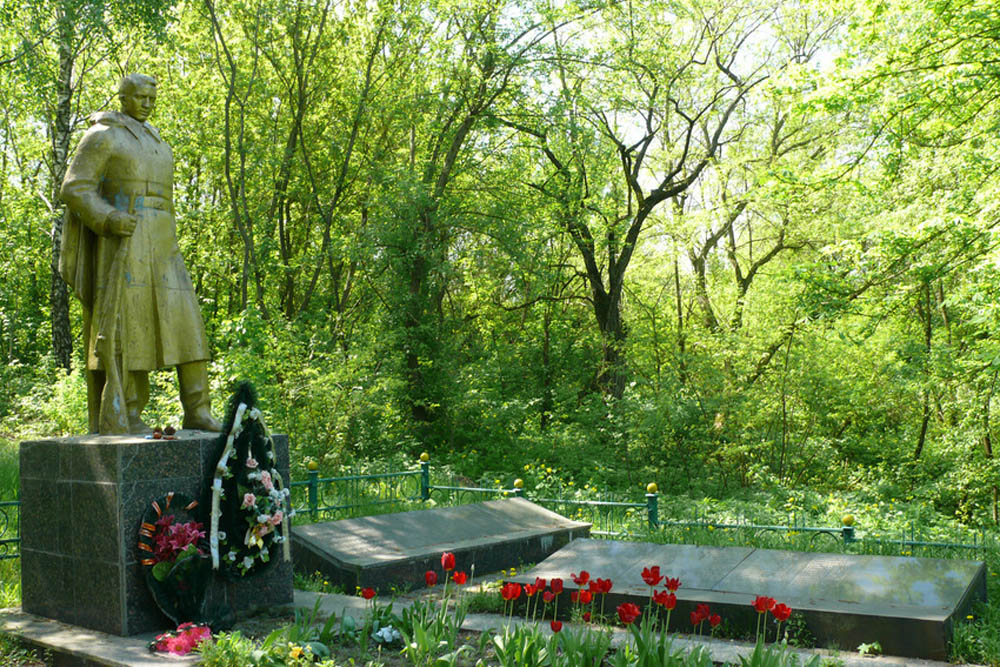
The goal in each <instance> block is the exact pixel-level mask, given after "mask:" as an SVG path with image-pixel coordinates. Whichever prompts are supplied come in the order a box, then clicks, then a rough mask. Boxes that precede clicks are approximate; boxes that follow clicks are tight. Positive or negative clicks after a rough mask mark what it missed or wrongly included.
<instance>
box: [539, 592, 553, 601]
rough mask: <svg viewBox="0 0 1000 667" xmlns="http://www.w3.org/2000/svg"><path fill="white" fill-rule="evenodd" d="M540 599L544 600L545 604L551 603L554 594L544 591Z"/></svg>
mask: <svg viewBox="0 0 1000 667" xmlns="http://www.w3.org/2000/svg"><path fill="white" fill-rule="evenodd" d="M542 599H543V600H545V602H546V603H548V602H552V601H553V600H555V599H556V594H555V593H553V592H552V591H545V592H544V593H542Z"/></svg>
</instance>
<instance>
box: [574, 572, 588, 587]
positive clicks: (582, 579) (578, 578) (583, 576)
mask: <svg viewBox="0 0 1000 667" xmlns="http://www.w3.org/2000/svg"><path fill="white" fill-rule="evenodd" d="M569 576H570V577H571V578H572V579H573V583H574V584H576V585H577V586H583V585H584V584H585V583H587V582H588V581H590V572H587V571H586V570H582V571H581V572H580V574H577V573H575V572H572V573H570V575H569Z"/></svg>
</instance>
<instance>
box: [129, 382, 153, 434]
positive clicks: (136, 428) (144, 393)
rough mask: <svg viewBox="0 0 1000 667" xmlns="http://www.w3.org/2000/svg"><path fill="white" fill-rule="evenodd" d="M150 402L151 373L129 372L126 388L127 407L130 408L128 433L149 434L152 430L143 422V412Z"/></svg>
mask: <svg viewBox="0 0 1000 667" xmlns="http://www.w3.org/2000/svg"><path fill="white" fill-rule="evenodd" d="M148 402H149V372H148V371H129V381H128V382H127V383H126V387H125V407H126V408H128V432H129V433H148V432H149V431H151V430H152V429H151V428H150V427H149V426H148V425H147V424H146V422H144V421H142V417H141V415H142V410H143V408H145V407H146V403H148Z"/></svg>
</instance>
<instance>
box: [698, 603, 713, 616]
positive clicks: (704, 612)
mask: <svg viewBox="0 0 1000 667" xmlns="http://www.w3.org/2000/svg"><path fill="white" fill-rule="evenodd" d="M695 611H697V612H698V615H699V616H701V617H702V618H708V617H709V616H711V615H712V612H711V611H710V610H709V608H708V605H707V604H699V605H698V606H696V607H695Z"/></svg>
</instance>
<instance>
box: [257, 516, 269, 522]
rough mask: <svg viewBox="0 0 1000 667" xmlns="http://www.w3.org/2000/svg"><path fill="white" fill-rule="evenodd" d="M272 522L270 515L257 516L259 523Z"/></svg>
mask: <svg viewBox="0 0 1000 667" xmlns="http://www.w3.org/2000/svg"><path fill="white" fill-rule="evenodd" d="M270 520H271V515H270V514H258V515H257V523H267V522H268V521H270Z"/></svg>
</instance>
